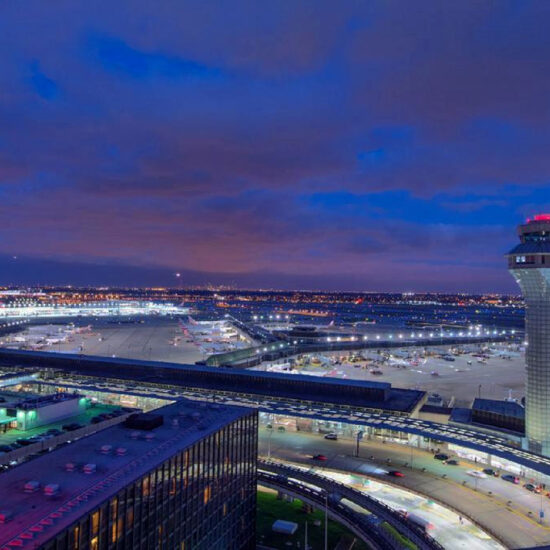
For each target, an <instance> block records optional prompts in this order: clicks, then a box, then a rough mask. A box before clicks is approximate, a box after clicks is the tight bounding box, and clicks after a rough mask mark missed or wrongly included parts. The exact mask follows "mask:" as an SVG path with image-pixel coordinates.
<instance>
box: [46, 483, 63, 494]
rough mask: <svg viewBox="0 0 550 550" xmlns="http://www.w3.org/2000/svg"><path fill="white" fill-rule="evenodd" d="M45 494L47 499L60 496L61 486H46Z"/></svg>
mask: <svg viewBox="0 0 550 550" xmlns="http://www.w3.org/2000/svg"><path fill="white" fill-rule="evenodd" d="M44 494H45V495H46V496H47V497H54V496H56V495H58V494H59V485H58V484H57V483H49V484H48V485H46V486H44Z"/></svg>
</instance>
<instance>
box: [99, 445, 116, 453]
mask: <svg viewBox="0 0 550 550" xmlns="http://www.w3.org/2000/svg"><path fill="white" fill-rule="evenodd" d="M112 450H113V446H112V445H102V446H101V447H100V448H99V452H100V453H101V454H102V455H108V454H110V453H111V451H112Z"/></svg>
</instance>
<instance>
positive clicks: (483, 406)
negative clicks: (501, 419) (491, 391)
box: [472, 397, 525, 418]
mask: <svg viewBox="0 0 550 550" xmlns="http://www.w3.org/2000/svg"><path fill="white" fill-rule="evenodd" d="M472 410H473V411H482V412H486V413H492V414H499V415H502V416H508V417H510V418H525V409H524V408H523V407H522V406H521V405H520V404H519V403H516V402H515V401H500V400H497V399H481V398H479V397H478V398H476V399H474V404H473V405H472Z"/></svg>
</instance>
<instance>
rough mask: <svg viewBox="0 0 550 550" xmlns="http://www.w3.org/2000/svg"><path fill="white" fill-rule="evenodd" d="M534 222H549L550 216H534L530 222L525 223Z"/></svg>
mask: <svg viewBox="0 0 550 550" xmlns="http://www.w3.org/2000/svg"><path fill="white" fill-rule="evenodd" d="M531 221H534V222H550V214H535V216H534V217H533V219H532V220H529V219H528V220H527V223H529V222H531Z"/></svg>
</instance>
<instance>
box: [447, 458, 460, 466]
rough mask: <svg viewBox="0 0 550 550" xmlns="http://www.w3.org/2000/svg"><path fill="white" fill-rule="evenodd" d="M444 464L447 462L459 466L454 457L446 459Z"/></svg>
mask: <svg viewBox="0 0 550 550" xmlns="http://www.w3.org/2000/svg"><path fill="white" fill-rule="evenodd" d="M445 464H448V465H449V466H460V462H459V461H458V460H456V458H451V459H450V460H446V461H445Z"/></svg>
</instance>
